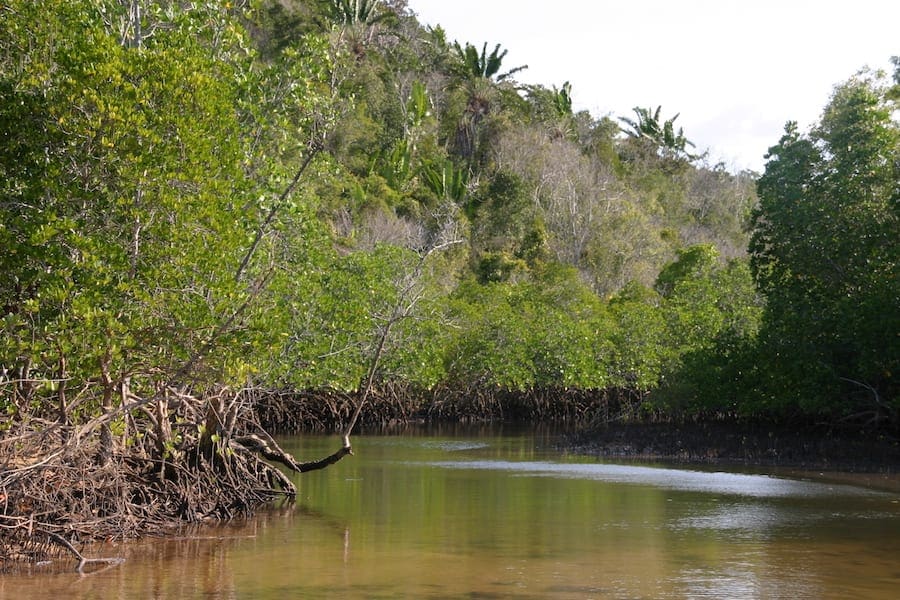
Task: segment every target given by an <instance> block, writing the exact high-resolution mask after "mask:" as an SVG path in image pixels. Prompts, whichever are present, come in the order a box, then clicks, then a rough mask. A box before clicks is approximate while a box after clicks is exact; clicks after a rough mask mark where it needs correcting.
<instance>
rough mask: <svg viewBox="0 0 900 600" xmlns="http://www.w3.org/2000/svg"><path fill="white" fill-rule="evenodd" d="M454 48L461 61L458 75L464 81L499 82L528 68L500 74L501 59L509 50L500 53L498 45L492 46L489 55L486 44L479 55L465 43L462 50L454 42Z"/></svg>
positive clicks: (476, 50) (524, 66)
mask: <svg viewBox="0 0 900 600" xmlns="http://www.w3.org/2000/svg"><path fill="white" fill-rule="evenodd" d="M454 48H456V52H457V54H458V55H459V58H460V61H461V65H460V68H459V74H460V75H461V76H462V77H463V78H464V79H469V78H479V77H480V78H483V79H490V80H495V81H497V82H500V81H504V80H506V79H509V78H510V77H512V76H513V75H515V74H516V73H518V72H519V71H523V70H525V69H527V68H528V65H522V66H519V67H515V68H514V69H510V70H509V71H506V72H505V73H500V67H501V65H502V64H503V59H504V58H505V57H506V53H507V52H509V50H504V51H503V52H500V44H497V45H496V46H494V50H493V52H491V53H490V54H488V53H487V42H485V43H484V46H483V47H482V48H481V54H479V53H478V49H477V48H476V47H475V46H473V45H472V44H469V43H466V47H465V48H463V47H462V46H460V45H459V42H456V43H455V44H454Z"/></svg>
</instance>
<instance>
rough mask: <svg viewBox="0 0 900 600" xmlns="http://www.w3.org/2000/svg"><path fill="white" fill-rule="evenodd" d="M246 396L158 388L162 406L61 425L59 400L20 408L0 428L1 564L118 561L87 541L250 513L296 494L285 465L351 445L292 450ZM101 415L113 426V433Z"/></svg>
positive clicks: (296, 466) (304, 466)
mask: <svg viewBox="0 0 900 600" xmlns="http://www.w3.org/2000/svg"><path fill="white" fill-rule="evenodd" d="M247 394H248V393H247V392H246V391H241V392H227V391H221V392H220V393H219V394H218V395H216V396H214V397H210V396H207V397H204V398H195V397H193V396H191V395H190V394H189V393H188V392H186V391H184V390H173V391H172V392H171V393H166V394H162V395H160V396H159V398H158V401H159V402H160V403H162V404H163V407H164V410H156V409H155V408H158V407H155V408H154V409H153V410H146V407H147V404H146V403H143V402H141V401H140V400H132V401H131V403H130V405H129V406H127V407H126V408H125V409H123V408H122V407H121V406H119V407H117V408H115V409H113V410H114V411H116V413H117V415H118V416H116V417H110V416H109V415H108V414H105V415H101V416H100V417H97V418H96V419H93V420H89V421H86V422H78V420H77V419H74V418H72V419H70V422H68V423H60V422H59V420H58V416H57V414H56V412H55V408H56V407H55V406H52V405H45V406H50V408H48V409H47V410H48V412H47V414H42V413H39V412H37V411H38V410H39V409H40V407H38V408H36V409H34V410H35V412H34V413H32V414H24V413H22V414H21V416H20V417H18V418H17V419H16V420H15V421H13V422H11V423H10V424H9V426H8V428H7V430H6V431H5V432H4V434H3V436H2V437H0V571H2V570H3V569H4V568H5V566H6V565H8V564H11V563H12V562H22V561H24V562H37V561H41V560H49V559H53V558H56V557H59V556H61V555H63V554H65V553H66V552H68V553H71V554H72V555H74V556H75V557H76V558H77V559H78V561H79V566H78V568H79V570H80V571H84V569H85V568H89V567H91V566H94V563H103V564H106V565H115V564H116V561H115V559H105V558H104V559H101V558H90V557H88V556H87V555H88V554H90V553H89V552H87V551H85V550H84V548H85V546H84V544H89V543H91V542H97V541H110V542H112V541H120V540H128V539H135V538H138V537H142V536H146V535H162V534H169V533H171V532H172V531H173V528H176V527H179V526H183V525H189V524H195V523H204V522H211V521H223V520H229V519H234V518H237V517H245V516H249V515H251V514H253V513H255V512H256V511H257V510H258V509H259V508H260V507H262V506H264V505H266V504H269V503H271V502H273V501H275V500H277V499H279V498H284V497H287V498H293V497H295V495H296V492H297V490H296V487H295V485H294V483H293V482H292V481H291V479H290V478H289V477H288V476H287V475H286V474H285V473H284V472H283V471H282V469H279V465H282V466H284V467H286V469H285V470H290V471H294V472H298V473H304V472H307V471H312V470H316V469H322V468H325V467H327V466H329V465H332V464H334V463H335V462H337V461H338V460H340V459H341V458H343V457H344V456H347V455H350V454H352V449H351V448H350V447H349V445H344V446H342V447H340V448H339V449H338V450H337V451H335V452H334V453H332V454H331V455H330V456H327V457H325V458H323V459H321V460H315V461H311V462H303V461H300V460H297V459H296V458H294V457H293V456H291V455H290V454H289V453H287V452H285V451H284V450H283V449H282V448H281V447H280V446H278V444H277V443H276V442H275V441H274V440H273V439H272V437H271V436H270V435H269V434H268V433H267V432H265V430H263V428H262V427H261V426H260V425H259V422H258V419H257V416H256V411H255V409H254V405H255V400H253V399H252V398H249V397H248V395H247ZM131 405H135V406H133V407H132V406H131ZM51 409H53V412H52V413H51V412H49V411H50V410H51ZM160 420H164V421H165V423H160V422H159V421H160ZM97 423H102V424H107V423H108V424H111V425H114V427H110V428H109V430H110V431H112V432H114V435H113V436H112V437H108V436H106V435H103V434H102V430H103V428H102V427H100V426H98V425H97ZM121 423H127V427H122V426H121ZM123 429H124V433H122V431H123ZM76 547H77V548H82V550H81V551H78V550H76Z"/></svg>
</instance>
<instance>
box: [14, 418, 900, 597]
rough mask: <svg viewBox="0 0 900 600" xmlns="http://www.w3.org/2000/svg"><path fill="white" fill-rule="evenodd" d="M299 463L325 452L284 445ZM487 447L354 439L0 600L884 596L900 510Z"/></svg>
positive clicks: (420, 438)
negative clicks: (306, 465)
mask: <svg viewBox="0 0 900 600" xmlns="http://www.w3.org/2000/svg"><path fill="white" fill-rule="evenodd" d="M281 441H282V442H283V444H284V446H285V447H286V449H288V450H289V451H292V452H294V453H295V455H296V456H298V457H300V458H303V459H307V460H308V459H311V458H318V457H321V456H324V455H325V454H327V453H330V452H331V451H332V450H334V449H335V448H337V446H338V445H339V443H340V442H339V440H338V439H337V438H336V437H322V436H303V437H295V438H287V439H283V440H281ZM552 442H553V439H552V437H550V436H546V435H536V434H534V433H525V434H521V433H508V432H503V431H499V432H497V431H491V432H477V431H476V432H471V431H470V432H467V433H458V432H455V433H452V434H442V433H440V432H432V433H429V434H423V433H417V432H410V433H406V434H403V435H392V436H371V437H366V436H363V437H357V438H356V440H355V443H354V449H355V452H356V455H355V456H353V457H348V458H345V459H344V460H343V461H341V462H340V463H338V464H336V465H334V466H332V467H330V468H328V469H326V470H324V471H319V472H315V473H309V474H306V475H302V476H297V477H296V478H295V481H296V482H297V483H298V485H299V488H300V494H299V496H298V498H297V501H296V503H295V504H293V505H285V506H281V507H276V508H274V509H273V510H271V511H269V512H267V513H265V514H263V515H261V516H260V517H259V518H255V519H253V520H250V521H248V522H244V523H234V524H229V525H227V526H221V527H216V528H205V529H202V530H200V531H196V532H184V533H183V534H181V535H179V536H178V537H175V538H173V539H165V540H147V541H142V542H140V543H133V544H122V545H113V544H108V545H103V546H93V547H89V548H86V549H85V554H87V555H90V556H105V557H110V556H121V557H124V558H126V561H125V562H124V563H123V564H121V565H119V566H115V567H111V568H106V569H101V570H98V571H95V572H93V573H90V574H86V575H80V574H78V573H75V572H74V571H73V569H74V567H75V561H73V560H71V559H69V558H64V559H61V560H60V561H57V562H55V563H53V564H49V565H43V566H33V567H29V568H26V569H22V570H21V571H20V572H16V573H10V574H6V575H2V576H0V598H17V599H18V598H67V599H76V598H127V599H130V598H160V599H162V598H165V599H168V598H172V599H175V598H179V599H181V598H261V599H269V598H271V599H275V598H278V599H283V598H534V599H537V598H550V599H555V598H817V599H818V598H835V599H837V598H886V599H888V598H897V597H900V596H898V593H900V592H898V590H900V493H898V492H897V491H896V488H895V490H894V491H891V490H885V489H881V488H873V487H867V486H863V485H851V484H847V483H835V482H834V481H833V480H832V479H831V478H830V477H829V476H825V477H818V476H804V477H799V476H798V475H796V474H794V475H793V476H787V475H782V474H779V473H775V472H770V473H759V472H758V471H757V472H754V473H748V472H740V471H730V472H725V471H721V470H715V469H706V468H703V469H701V468H697V467H694V468H692V467H678V468H672V467H667V466H663V465H652V464H636V463H623V464H616V463H614V462H598V461H597V460H596V459H588V458H584V457H573V456H567V455H564V454H561V453H560V452H558V451H556V450H553V449H552V445H553V444H552Z"/></svg>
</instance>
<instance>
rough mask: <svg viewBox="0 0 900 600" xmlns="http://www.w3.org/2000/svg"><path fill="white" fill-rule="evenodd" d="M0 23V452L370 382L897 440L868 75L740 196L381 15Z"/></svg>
mask: <svg viewBox="0 0 900 600" xmlns="http://www.w3.org/2000/svg"><path fill="white" fill-rule="evenodd" d="M0 10H2V11H3V19H2V25H0V62H2V74H0V91H2V94H3V102H2V105H0V136H2V140H3V144H2V147H0V170H2V177H0V185H2V189H0V195H2V198H0V212H2V221H0V223H2V225H0V245H2V248H3V252H2V253H0V312H2V315H0V318H2V321H0V327H2V335H0V367H2V379H0V409H2V410H3V411H4V412H5V413H6V414H7V415H9V416H10V417H11V418H12V419H13V420H15V419H16V418H23V415H27V414H32V413H35V412H36V413H37V414H41V415H45V416H46V415H51V414H55V415H56V416H57V417H58V418H59V419H60V420H62V421H63V422H70V421H75V422H77V421H78V420H79V419H85V418H88V417H91V416H96V415H98V414H102V413H104V412H108V411H113V410H117V408H116V407H117V406H119V405H121V403H122V401H123V398H126V397H127V396H126V394H125V393H123V389H126V388H127V394H131V395H132V396H134V397H137V398H146V397H151V396H153V395H154V394H157V393H158V391H159V390H160V389H164V388H178V389H184V390H190V391H191V393H192V394H197V395H203V394H206V393H217V390H222V389H229V390H241V389H251V388H252V389H268V390H298V391H299V390H338V391H343V392H354V391H358V390H360V389H361V387H362V386H363V385H364V384H366V382H367V378H369V379H371V378H372V377H374V379H375V382H376V383H381V384H385V383H389V382H390V383H398V382H399V383H402V384H403V385H405V386H408V387H409V389H413V390H420V391H428V390H434V389H436V388H441V387H444V388H454V389H461V390H467V389H468V390H471V389H482V390H494V391H498V390H500V391H527V390H534V389H561V390H566V389H579V390H609V389H628V390H634V391H635V392H638V393H639V398H640V399H641V400H640V406H639V407H638V408H639V409H640V410H642V411H649V412H653V413H654V414H667V415H679V414H686V413H698V412H699V413H704V414H720V415H772V414H779V415H798V414H799V415H804V414H806V415H829V416H831V417H833V418H836V419H840V418H848V417H853V416H854V415H857V416H859V415H867V416H866V417H865V418H866V419H874V420H875V421H878V422H882V421H883V420H885V419H887V420H888V421H890V422H892V423H895V424H896V419H897V415H898V411H897V408H898V399H897V383H896V373H897V361H898V338H897V335H896V334H897V331H900V327H898V302H897V299H898V297H900V293H898V288H897V281H898V278H897V272H896V269H897V258H898V257H897V252H898V251H897V240H898V237H900V236H898V235H897V233H898V227H897V218H898V183H897V182H898V124H897V120H896V102H897V89H898V87H897V82H896V74H895V79H894V81H890V80H889V79H888V78H887V77H886V76H884V75H881V74H876V73H861V74H860V75H857V76H854V77H853V78H851V79H850V80H849V81H848V82H847V83H844V84H841V85H839V86H837V87H836V88H835V92H834V95H833V97H832V98H831V100H830V102H829V104H828V105H827V107H826V108H825V110H824V112H823V115H822V118H821V120H820V122H819V123H818V124H817V125H816V126H815V127H814V128H813V129H812V130H811V131H809V132H800V131H798V130H797V127H796V125H794V124H788V126H787V128H786V133H785V136H784V137H783V138H782V139H781V140H780V141H779V142H778V144H777V145H775V146H773V147H772V148H771V149H770V152H769V154H768V162H767V163H766V169H765V173H764V174H762V175H761V176H760V175H759V174H756V173H750V172H741V173H733V172H730V171H728V170H727V169H726V168H725V167H724V165H721V164H718V165H711V164H709V163H708V162H707V160H706V158H705V155H704V154H703V153H702V152H697V149H695V148H693V144H692V143H691V142H690V139H689V137H690V132H689V131H688V132H685V131H683V130H682V129H681V128H677V127H676V125H675V120H676V118H677V114H675V113H674V112H669V109H670V107H665V108H663V107H659V106H656V107H654V108H644V107H643V106H644V105H639V106H636V107H635V110H634V114H633V115H630V116H629V115H619V116H616V115H602V116H599V117H598V116H594V115H591V114H589V113H587V112H574V111H573V108H572V102H571V89H572V87H571V84H570V83H568V82H548V84H547V85H546V86H542V85H528V86H525V85H521V84H519V83H517V81H516V79H515V77H516V73H517V72H519V71H520V70H521V69H524V68H526V67H525V66H524V65H519V64H517V63H516V61H515V57H513V56H510V55H509V54H508V52H507V51H506V50H505V49H504V48H503V46H502V42H501V43H497V41H484V40H472V41H469V40H459V41H454V40H448V39H447V37H446V34H445V32H444V31H443V30H442V29H440V28H439V27H435V28H431V27H425V26H423V25H422V24H420V23H419V22H418V21H417V20H416V17H415V14H414V13H412V12H411V11H410V10H409V9H408V7H407V6H406V3H405V2H403V1H400V0H394V1H378V0H370V1H366V2H362V1H359V2H357V1H353V2H351V1H348V0H329V1H322V0H305V1H304V0H259V1H257V0H254V1H250V0H243V1H236V2H199V3H197V2H195V3H178V2H141V1H138V0H73V1H68V0H67V1H63V0H44V1H42V2H31V1H25V0H9V1H7V2H4V5H3V7H2V9H0ZM638 101H643V99H638ZM650 106H651V107H652V106H653V105H652V104H651V105H650ZM672 108H676V107H672ZM672 114H675V116H671V115H672ZM757 185H758V194H757ZM437 248H440V251H439V252H436V251H434V250H435V249H437ZM401 301H405V305H404V307H403V309H404V310H403V311H402V315H400V317H402V318H397V319H392V318H391V315H392V314H394V313H392V310H393V309H392V307H395V306H397V304H398V302H401ZM395 316H397V315H396V314H395ZM387 329H390V331H391V335H390V336H385V335H384V333H385V332H386V330H387ZM376 353H377V354H378V356H379V358H380V359H381V360H380V361H378V368H377V370H376V371H374V372H372V373H369V367H370V366H371V365H372V358H373V356H374V355H375V354H376ZM370 375H371V377H370Z"/></svg>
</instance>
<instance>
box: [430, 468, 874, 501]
mask: <svg viewBox="0 0 900 600" xmlns="http://www.w3.org/2000/svg"><path fill="white" fill-rule="evenodd" d="M432 464H433V465H434V466H439V467H443V468H447V469H487V470H496V471H513V472H517V473H521V474H523V475H531V476H534V475H540V476H546V477H566V478H573V479H591V480H595V481H603V482H606V483H621V484H629V485H647V486H653V487H660V488H665V489H669V490H680V491H691V492H702V493H708V494H732V495H738V496H753V497H757V498H778V497H805V498H809V497H816V496H823V497H824V496H827V497H835V496H844V495H848V496H873V495H887V494H886V493H884V492H878V491H875V490H868V489H865V488H860V487H854V486H849V485H833V484H824V483H815V482H809V481H795V480H789V479H778V478H775V477H770V476H764V475H747V474H742V473H725V472H706V471H690V470H684V469H665V468H656V467H643V466H638V465H616V464H574V465H573V464H560V463H552V462H510V461H496V460H492V461H479V460H472V461H439V462H435V463H432Z"/></svg>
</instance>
